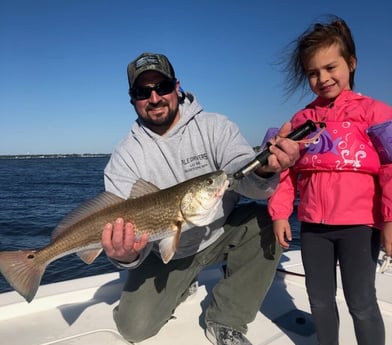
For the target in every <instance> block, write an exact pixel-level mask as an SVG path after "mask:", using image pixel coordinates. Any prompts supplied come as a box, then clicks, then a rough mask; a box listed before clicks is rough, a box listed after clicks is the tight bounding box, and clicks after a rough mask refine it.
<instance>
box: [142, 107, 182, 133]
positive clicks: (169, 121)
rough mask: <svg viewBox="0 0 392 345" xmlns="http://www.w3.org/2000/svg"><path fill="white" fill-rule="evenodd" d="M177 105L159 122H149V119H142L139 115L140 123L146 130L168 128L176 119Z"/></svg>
mask: <svg viewBox="0 0 392 345" xmlns="http://www.w3.org/2000/svg"><path fill="white" fill-rule="evenodd" d="M178 107H179V105H178V103H177V106H176V108H175V109H169V112H168V115H167V116H166V117H165V118H164V119H161V120H158V121H157V120H151V119H150V118H144V117H141V116H140V115H139V119H140V121H141V122H142V123H143V124H144V125H145V126H146V127H148V128H151V127H152V128H169V127H170V126H171V125H172V123H173V121H174V120H175V118H176V115H177V112H178Z"/></svg>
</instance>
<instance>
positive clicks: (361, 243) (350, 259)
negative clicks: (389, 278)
mask: <svg viewBox="0 0 392 345" xmlns="http://www.w3.org/2000/svg"><path fill="white" fill-rule="evenodd" d="M301 249H302V260H303V264H304V268H305V275H306V288H307V292H308V296H309V301H310V308H311V311H312V315H313V318H314V321H315V325H316V331H317V337H318V341H319V343H320V345H337V344H339V315H338V309H337V306H336V300H335V296H336V265H337V263H338V262H339V268H340V272H341V277H342V286H343V292H344V296H345V299H346V303H347V306H348V309H349V311H350V314H351V316H352V318H353V321H354V328H355V335H356V338H357V342H358V345H384V344H385V329H384V323H383V320H382V316H381V313H380V310H379V307H378V304H377V298H376V290H375V274H376V267H377V258H378V254H379V249H380V231H379V230H376V229H373V228H371V227H368V226H361V225H354V226H351V225H346V226H329V225H322V224H311V223H302V224H301Z"/></svg>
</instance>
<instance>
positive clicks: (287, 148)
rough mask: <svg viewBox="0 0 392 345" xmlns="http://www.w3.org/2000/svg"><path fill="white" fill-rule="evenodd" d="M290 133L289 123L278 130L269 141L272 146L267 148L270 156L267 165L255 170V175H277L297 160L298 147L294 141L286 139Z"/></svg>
mask: <svg viewBox="0 0 392 345" xmlns="http://www.w3.org/2000/svg"><path fill="white" fill-rule="evenodd" d="M290 131H291V124H290V122H286V123H284V124H283V126H282V127H281V128H280V130H279V133H278V135H277V136H276V137H275V138H272V139H270V140H269V142H270V143H271V144H272V145H271V146H270V147H269V151H270V152H271V155H270V156H269V157H268V164H267V165H265V166H262V167H259V168H257V169H256V173H257V174H259V175H261V176H262V175H263V174H265V173H271V172H272V173H278V172H281V171H282V170H285V169H287V168H290V167H291V166H293V165H294V164H295V162H296V161H297V159H298V158H299V145H298V143H296V142H295V141H294V140H291V139H287V138H286V136H287V135H289V133H290Z"/></svg>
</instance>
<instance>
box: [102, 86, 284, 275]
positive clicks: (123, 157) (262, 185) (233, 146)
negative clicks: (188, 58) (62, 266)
mask: <svg viewBox="0 0 392 345" xmlns="http://www.w3.org/2000/svg"><path fill="white" fill-rule="evenodd" d="M180 114H181V117H180V120H179V121H178V122H177V124H176V125H175V126H174V127H173V128H172V129H170V131H169V132H167V133H166V134H165V135H164V136H160V135H158V134H156V133H154V132H152V131H151V130H149V129H148V128H146V127H144V126H143V124H142V123H141V122H140V120H139V119H138V120H136V121H135V123H134V125H133V127H132V130H131V132H130V133H129V134H128V135H127V137H126V138H125V139H124V140H123V141H122V142H121V143H120V145H119V146H118V147H117V148H116V149H115V151H114V152H113V154H112V156H111V158H110V161H109V163H108V164H107V166H106V168H105V188H106V190H107V191H109V192H112V193H114V194H116V195H118V196H120V197H122V198H124V199H126V198H128V197H129V195H130V192H131V189H132V186H133V184H134V183H135V182H136V181H137V180H138V179H140V178H142V179H144V180H146V181H149V182H151V183H153V184H154V185H156V186H157V187H159V188H161V189H162V188H168V187H170V186H173V185H175V184H177V183H180V182H182V181H185V180H187V179H190V178H192V177H195V176H199V175H202V174H206V173H209V172H211V171H216V170H224V171H225V172H226V173H227V174H233V173H234V172H236V171H237V170H239V169H240V168H241V167H243V166H244V165H245V164H247V163H248V162H250V161H251V160H252V159H253V158H254V157H255V152H254V150H253V148H252V147H251V146H250V145H249V144H248V143H247V142H246V140H245V139H244V138H243V137H242V135H241V134H240V131H239V128H238V126H237V125H236V124H234V123H233V122H232V121H230V120H229V119H228V118H227V117H225V116H223V115H220V114H216V113H207V112H205V111H203V109H202V107H201V105H200V104H199V103H198V102H197V100H196V99H195V97H194V96H193V95H192V94H190V93H187V97H186V98H185V100H184V103H183V104H180ZM278 181H279V175H278V174H275V175H274V176H273V177H271V178H268V179H264V178H261V177H259V176H257V175H256V174H254V173H251V174H249V175H247V176H246V177H245V178H243V179H242V180H241V181H239V182H238V183H236V184H235V185H234V186H233V190H230V191H227V192H226V193H225V195H224V197H223V200H222V205H221V207H220V209H219V212H217V215H216V218H215V221H214V222H213V223H211V224H210V225H209V226H206V227H197V228H196V227H194V228H191V229H189V230H187V231H185V232H183V233H182V235H181V239H180V244H179V248H178V249H177V252H176V254H175V256H174V257H173V259H178V258H183V257H186V256H190V255H193V254H195V253H197V252H199V251H201V250H203V249H204V248H206V247H208V246H209V245H211V243H213V242H215V241H216V240H217V239H218V238H219V236H220V235H221V234H222V233H223V224H224V223H225V221H226V219H227V217H228V216H229V214H230V212H231V211H232V210H233V208H234V206H235V204H236V203H237V202H238V201H239V197H240V195H244V196H246V197H248V198H252V199H265V198H267V197H269V196H270V195H271V194H272V193H273V192H274V190H275V188H276V186H277V183H278ZM151 250H153V251H154V252H155V253H156V254H157V255H159V249H158V246H157V244H156V243H155V244H152V243H150V244H149V245H148V246H147V247H146V249H145V250H144V252H143V253H142V254H141V255H140V257H139V259H138V260H137V261H135V262H133V263H132V264H129V265H124V264H120V263H116V262H115V263H116V264H117V265H118V266H120V267H124V268H125V267H126V268H134V267H137V266H138V265H139V264H140V263H141V262H142V261H143V260H144V259H145V257H146V256H147V255H148V254H149V252H150V251H151Z"/></svg>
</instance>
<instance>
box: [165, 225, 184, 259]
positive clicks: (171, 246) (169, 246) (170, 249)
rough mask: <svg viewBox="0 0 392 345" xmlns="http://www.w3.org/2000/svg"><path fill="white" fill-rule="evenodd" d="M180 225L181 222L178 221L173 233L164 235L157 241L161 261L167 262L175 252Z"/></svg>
mask: <svg viewBox="0 0 392 345" xmlns="http://www.w3.org/2000/svg"><path fill="white" fill-rule="evenodd" d="M181 227H182V222H180V221H178V222H177V224H176V231H175V233H174V235H173V236H170V237H166V238H164V239H162V240H161V241H160V242H159V252H160V253H161V257H162V261H163V262H164V263H165V264H167V263H168V262H169V261H170V260H171V259H172V258H173V256H174V254H175V253H176V250H177V248H178V243H179V242H180V236H181Z"/></svg>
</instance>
